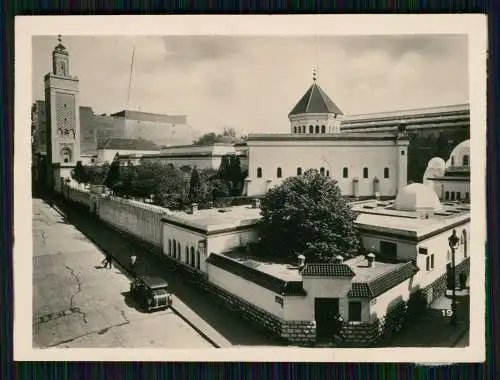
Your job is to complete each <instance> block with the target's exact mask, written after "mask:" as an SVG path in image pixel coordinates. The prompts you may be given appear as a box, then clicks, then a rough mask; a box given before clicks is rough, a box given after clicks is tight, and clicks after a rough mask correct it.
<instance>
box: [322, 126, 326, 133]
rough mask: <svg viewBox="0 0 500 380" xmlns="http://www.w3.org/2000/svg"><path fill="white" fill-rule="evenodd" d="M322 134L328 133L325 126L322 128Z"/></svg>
mask: <svg viewBox="0 0 500 380" xmlns="http://www.w3.org/2000/svg"><path fill="white" fill-rule="evenodd" d="M321 133H326V127H325V126H324V125H322V126H321Z"/></svg>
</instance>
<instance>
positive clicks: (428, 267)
mask: <svg viewBox="0 0 500 380" xmlns="http://www.w3.org/2000/svg"><path fill="white" fill-rule="evenodd" d="M425 269H426V270H427V271H430V270H431V257H430V256H427V257H426V258H425Z"/></svg>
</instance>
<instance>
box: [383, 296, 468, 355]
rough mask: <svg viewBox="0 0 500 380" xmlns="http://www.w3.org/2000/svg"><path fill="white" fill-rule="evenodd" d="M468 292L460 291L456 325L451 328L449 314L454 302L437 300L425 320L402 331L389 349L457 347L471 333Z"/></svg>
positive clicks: (446, 299)
mask: <svg viewBox="0 0 500 380" xmlns="http://www.w3.org/2000/svg"><path fill="white" fill-rule="evenodd" d="M469 307H470V300H469V292H468V291H460V292H458V291H457V325H456V326H453V325H452V324H451V318H450V317H449V316H447V311H448V310H451V299H450V298H448V297H447V296H443V297H440V298H438V299H437V300H435V301H434V302H433V303H432V304H431V305H430V308H429V310H428V311H427V312H426V313H425V315H424V316H423V317H421V318H420V319H419V320H417V321H415V324H414V325H412V326H410V327H408V328H406V329H404V330H402V331H400V332H399V333H398V334H397V335H396V336H394V337H393V338H392V339H391V340H390V342H389V343H388V345H389V346H390V347H455V346H456V345H457V344H458V342H459V341H460V340H462V339H463V338H464V335H465V334H468V331H469V314H470V312H469Z"/></svg>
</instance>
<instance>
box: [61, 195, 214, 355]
mask: <svg viewBox="0 0 500 380" xmlns="http://www.w3.org/2000/svg"><path fill="white" fill-rule="evenodd" d="M52 209H53V210H55V211H56V212H57V213H58V214H59V215H61V216H63V217H65V218H66V217H67V215H66V214H65V213H64V211H63V210H62V209H61V208H60V207H59V206H58V205H55V204H54V206H52ZM102 222H103V221H102ZM103 223H104V224H105V225H106V226H108V224H107V223H105V222H103ZM111 228H112V227H111ZM112 229H113V230H115V231H117V230H116V229H114V228H112ZM84 235H85V237H86V238H87V239H89V240H90V241H91V242H92V243H93V244H95V245H96V246H97V247H99V249H100V250H101V251H102V252H104V253H105V254H108V255H110V256H111V257H112V258H113V260H114V263H113V265H114V266H115V267H116V266H117V265H116V264H119V266H120V268H121V269H122V270H123V272H125V273H126V274H127V275H128V276H129V277H132V278H133V277H134V276H133V274H132V273H131V272H130V270H129V269H128V268H126V267H125V266H124V265H123V264H122V263H121V262H120V261H119V260H117V259H116V257H115V256H114V255H112V254H111V253H110V252H109V251H108V250H107V249H104V248H103V247H102V246H101V245H99V244H98V243H97V242H96V241H95V240H94V238H92V237H90V236H88V235H86V234H84ZM173 296H174V297H175V298H177V297H176V296H175V295H173ZM177 299H178V298H177ZM173 305H174V303H172V305H170V309H172V311H173V312H174V313H175V314H176V315H178V316H179V317H180V318H181V319H182V320H184V321H185V322H186V323H187V324H188V325H189V326H191V327H192V328H193V329H194V330H195V331H196V332H197V333H198V334H200V335H201V336H202V337H203V338H204V339H206V340H207V341H208V342H209V343H210V344H212V345H213V346H214V347H215V348H221V346H220V345H219V344H218V343H217V342H215V341H214V340H213V339H212V338H210V337H209V336H208V335H207V334H206V333H204V332H203V331H202V330H201V329H200V328H199V327H198V326H196V324H195V323H194V322H192V321H191V320H190V319H189V318H188V317H186V316H185V315H184V314H182V313H181V312H180V311H179V310H177V308H175V307H174V306H173ZM186 307H187V306H186ZM193 313H194V312H193Z"/></svg>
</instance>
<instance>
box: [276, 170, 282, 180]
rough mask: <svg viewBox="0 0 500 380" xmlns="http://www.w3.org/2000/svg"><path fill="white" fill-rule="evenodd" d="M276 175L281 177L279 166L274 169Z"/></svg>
mask: <svg viewBox="0 0 500 380" xmlns="http://www.w3.org/2000/svg"><path fill="white" fill-rule="evenodd" d="M276 177H278V178H281V168H278V169H276Z"/></svg>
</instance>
